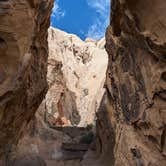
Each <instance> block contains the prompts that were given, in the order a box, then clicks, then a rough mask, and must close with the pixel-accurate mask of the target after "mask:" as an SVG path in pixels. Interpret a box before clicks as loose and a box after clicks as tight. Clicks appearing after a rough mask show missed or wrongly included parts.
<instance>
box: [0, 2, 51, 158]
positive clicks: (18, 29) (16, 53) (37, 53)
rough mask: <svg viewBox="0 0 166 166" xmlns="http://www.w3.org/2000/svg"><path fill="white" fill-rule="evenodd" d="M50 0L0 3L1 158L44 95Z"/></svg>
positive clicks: (20, 133)
mask: <svg viewBox="0 0 166 166" xmlns="http://www.w3.org/2000/svg"><path fill="white" fill-rule="evenodd" d="M52 6H53V0H40V1H39V0H1V1H0V156H2V155H8V154H9V152H10V151H11V149H12V147H13V145H14V144H16V143H17V142H18V139H19V138H20V136H21V135H22V133H23V132H24V130H25V127H26V125H27V124H28V122H29V121H30V120H31V119H32V117H33V116H34V114H35V112H36V110H37V108H38V106H39V104H40V103H41V101H42V99H43V97H44V95H45V93H46V91H47V81H46V72H47V56H48V45H47V29H48V27H49V23H50V19H49V18H50V14H51V9H52Z"/></svg>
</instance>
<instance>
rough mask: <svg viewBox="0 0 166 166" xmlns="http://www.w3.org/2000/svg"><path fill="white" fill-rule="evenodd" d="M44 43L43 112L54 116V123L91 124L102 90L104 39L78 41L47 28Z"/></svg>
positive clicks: (74, 37) (73, 37) (73, 36)
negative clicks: (46, 49)
mask: <svg viewBox="0 0 166 166" xmlns="http://www.w3.org/2000/svg"><path fill="white" fill-rule="evenodd" d="M48 43H49V59H48V74H47V79H48V84H49V90H48V93H47V95H46V98H45V101H44V102H45V106H44V108H45V109H46V112H47V113H49V114H51V115H52V116H53V117H54V118H53V119H54V120H53V121H54V124H55V125H77V126H86V125H87V124H91V123H93V122H94V119H95V111H96V110H97V108H98V105H99V103H100V100H101V97H102V94H103V92H104V89H103V85H104V81H105V76H106V74H105V73H106V68H107V62H108V59H107V53H106V51H105V50H104V44H105V40H104V39H101V40H99V41H94V40H92V39H87V40H86V41H82V40H81V39H80V38H79V37H77V36H76V35H72V34H67V33H66V32H63V31H60V30H58V29H54V28H50V29H49V36H48Z"/></svg>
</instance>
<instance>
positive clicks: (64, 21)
mask: <svg viewBox="0 0 166 166" xmlns="http://www.w3.org/2000/svg"><path fill="white" fill-rule="evenodd" d="M109 15H110V0H55V2H54V8H53V13H52V16H51V26H53V27H56V28H59V29H61V30H64V31H66V32H68V33H73V34H76V35H78V36H79V37H80V38H81V39H83V40H84V39H85V38H87V37H90V38H93V39H100V38H102V37H104V35H105V29H106V27H107V26H108V23H109Z"/></svg>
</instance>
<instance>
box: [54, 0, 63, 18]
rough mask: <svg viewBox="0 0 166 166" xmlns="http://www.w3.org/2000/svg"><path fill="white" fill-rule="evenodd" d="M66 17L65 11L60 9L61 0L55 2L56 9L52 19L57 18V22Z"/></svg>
mask: <svg viewBox="0 0 166 166" xmlns="http://www.w3.org/2000/svg"><path fill="white" fill-rule="evenodd" d="M64 16H65V11H64V10H62V9H61V8H60V7H59V0H55V2H54V7H53V10H52V17H53V18H55V19H56V20H59V19H60V18H62V17H64Z"/></svg>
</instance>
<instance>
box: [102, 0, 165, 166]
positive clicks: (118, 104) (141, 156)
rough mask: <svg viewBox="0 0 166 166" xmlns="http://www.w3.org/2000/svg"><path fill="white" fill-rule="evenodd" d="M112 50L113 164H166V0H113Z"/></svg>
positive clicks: (109, 83)
mask: <svg viewBox="0 0 166 166" xmlns="http://www.w3.org/2000/svg"><path fill="white" fill-rule="evenodd" d="M106 50H107V52H108V54H109V65H108V70H107V80H106V84H107V93H108V97H107V100H108V101H107V111H108V113H109V119H110V121H111V125H112V127H113V130H114V134H115V136H114V138H115V146H114V147H113V146H112V148H113V149H114V155H113V157H114V158H115V163H114V164H113V165H116V166H121V165H123V166H129V165H132V166H134V165H135V166H143V165H144V166H165V165H166V56H165V55H166V3H165V1H163V0H139V1H138V0H112V6H111V23H110V26H109V27H108V29H107V33H106ZM103 146H105V145H104V143H103ZM111 163H112V161H110V165H111Z"/></svg>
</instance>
